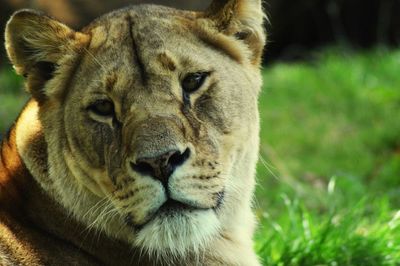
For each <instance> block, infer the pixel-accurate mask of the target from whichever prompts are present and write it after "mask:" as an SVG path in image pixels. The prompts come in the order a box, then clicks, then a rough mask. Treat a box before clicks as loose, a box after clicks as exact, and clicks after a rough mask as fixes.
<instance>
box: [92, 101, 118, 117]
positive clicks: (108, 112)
mask: <svg viewBox="0 0 400 266" xmlns="http://www.w3.org/2000/svg"><path fill="white" fill-rule="evenodd" d="M89 109H90V110H91V111H92V112H94V113H95V114H97V115H100V116H112V115H114V104H113V103H112V102H111V101H108V100H101V101H97V102H95V103H94V104H92V105H91V106H90V107H89Z"/></svg>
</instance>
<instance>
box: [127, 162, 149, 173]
mask: <svg viewBox="0 0 400 266" xmlns="http://www.w3.org/2000/svg"><path fill="white" fill-rule="evenodd" d="M131 167H132V169H133V170H135V171H136V172H138V173H140V174H142V175H149V176H154V168H153V166H151V165H150V164H149V163H146V162H138V163H131Z"/></svg>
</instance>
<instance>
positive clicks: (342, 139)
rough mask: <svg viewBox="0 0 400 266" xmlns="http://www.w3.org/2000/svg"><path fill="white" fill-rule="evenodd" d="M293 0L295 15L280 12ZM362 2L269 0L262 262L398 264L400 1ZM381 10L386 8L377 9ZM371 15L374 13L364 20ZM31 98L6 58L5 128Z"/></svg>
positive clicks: (1, 88)
mask: <svg viewBox="0 0 400 266" xmlns="http://www.w3.org/2000/svg"><path fill="white" fill-rule="evenodd" d="M6 2H7V1H6ZM77 2H84V3H86V5H85V6H82V10H80V12H77V11H76V10H78V9H79V8H78V9H77V8H76V7H75V9H74V8H72V7H70V8H67V7H66V6H65V5H67V4H68V3H69V4H70V5H71V6H76V3H77ZM122 2H123V3H126V2H129V1H120V2H119V3H122ZM158 2H168V3H170V4H171V1H158ZM10 3H14V5H11V4H10ZM15 3H19V6H17V5H16V4H15ZM43 3H46V1H8V11H7V12H9V13H10V12H11V11H12V10H13V9H15V8H17V7H21V6H34V7H37V8H42V9H43V10H46V11H50V12H53V11H54V10H57V8H56V9H54V7H51V5H50V4H49V5H47V6H46V5H44V4H43ZM59 3H64V8H62V9H61V11H60V7H59V9H58V11H57V12H58V13H57V12H55V13H54V14H58V16H59V17H60V19H64V20H65V21H67V22H68V20H69V19H70V20H71V21H70V23H72V24H74V23H76V25H77V27H79V25H81V24H84V23H86V21H85V19H86V20H87V19H88V18H89V17H91V16H95V15H97V14H99V13H102V12H104V11H105V10H107V9H109V8H111V6H106V7H104V8H103V9H101V8H99V7H98V8H97V9H95V8H90V5H89V4H88V3H91V1H89V0H88V1H67V0H65V1H60V2H59ZM283 3H286V7H287V9H286V10H284V11H285V12H287V14H295V13H296V10H297V13H296V16H294V15H293V16H286V18H285V17H282V16H280V15H281V14H282V12H283V11H282V10H283ZM357 3H359V1H353V0H352V1H328V0H324V1H319V2H318V1H304V2H301V3H300V2H298V1H297V2H296V1H294V2H290V1H282V2H278V1H270V2H268V3H266V4H265V8H266V10H267V11H268V12H270V17H271V24H269V25H267V27H268V31H269V32H270V45H269V46H267V50H266V55H265V58H266V60H265V65H264V69H263V70H262V71H263V78H264V85H263V90H262V93H261V95H260V112H261V123H262V130H261V149H260V160H259V164H258V167H257V170H258V171H257V180H258V186H257V190H256V199H255V202H254V206H255V210H256V214H257V217H258V219H259V223H260V226H259V229H258V230H257V233H256V236H255V238H256V244H255V248H256V250H257V252H258V254H259V255H260V257H261V258H262V260H263V263H264V265H304V266H309V265H331V266H341V265H362V266H364V265H371V266H376V265H393V266H399V265H400V49H399V48H397V47H399V46H398V44H399V42H398V40H399V38H400V36H399V35H397V34H400V32H399V31H398V30H399V29H400V26H399V27H397V26H396V25H400V24H397V23H398V18H393V15H392V14H396V12H397V15H398V14H400V8H399V9H398V10H397V9H396V8H397V7H399V5H398V3H399V1H370V0H369V1H364V2H362V3H361V4H360V5H359V6H357ZM2 4H4V3H2ZM205 4H206V3H205V2H201V3H200V2H199V1H197V2H196V1H186V2H185V1H181V2H180V1H175V2H174V1H172V4H171V5H176V6H181V7H187V8H189V7H192V8H195V9H201V8H202V6H203V5H205ZM373 4H375V5H373ZM35 5H36V6H35ZM41 5H42V6H41ZM349 6H350V7H353V8H354V12H353V14H354V17H355V19H356V22H355V23H356V24H357V25H358V26H357V27H358V30H357V28H356V29H354V23H353V24H352V23H350V22H351V20H349V18H348V16H350V17H351V14H352V13H351V8H349ZM374 6H376V7H377V8H376V10H375V9H374V8H373V7H374ZM0 7H1V6H0ZM52 8H53V9H52ZM85 8H86V9H85ZM112 8H114V6H112ZM2 10H3V11H4V10H6V9H5V8H3V9H2ZM51 10H53V11H51ZM68 10H69V11H68ZM88 10H89V11H92V13H90V12H89V11H88ZM396 10H397V11H396ZM84 11H85V12H89V13H84ZM373 11H376V12H378V13H377V14H378V15H379V14H381V15H380V16H378V15H377V16H374V17H371V16H373V15H374V13H373ZM315 12H317V15H315V14H316V13H315ZM318 12H320V13H318ZM335 12H336V13H335ZM82 14H86V15H85V16H83V17H85V19H82ZM87 14H89V15H87ZM90 14H91V15H90ZM307 14H314V17H315V18H314V20H311V22H310V17H309V16H307ZM318 14H319V15H318ZM349 14H350V15H349ZM73 15H76V18H75V22H74V19H73ZM325 15H326V16H325ZM369 15H370V16H369ZM2 16H3V17H2V21H5V19H6V17H5V16H6V15H2ZM382 16H383V17H382ZM364 17H365V18H366V19H365V21H367V20H368V19H367V18H368V17H371V19H370V20H368V22H365V23H364V22H363V21H364V20H363V18H364ZM311 18H313V17H311ZM313 21H314V22H315V23H317V24H318V23H320V25H319V26H320V27H321V28H320V29H316V28H315V27H316V25H314V24H315V23H313ZM324 21H325V22H326V21H328V22H329V23H328V22H326V23H325V24H324V23H323V22H324ZM330 22H332V23H330ZM363 23H364V24H363ZM311 24H312V26H307V25H311ZM348 24H350V26H346V25H348ZM290 25H291V26H290ZM302 25H303V26H302ZM317 28H318V27H317ZM279 36H281V37H279ZM318 36H319V37H318ZM324 36H325V37H324ZM27 97H28V95H27V94H26V93H25V92H24V90H23V80H22V78H20V77H18V76H17V75H16V74H15V73H14V71H13V70H12V68H11V66H10V65H9V64H8V63H7V61H6V60H5V59H4V57H3V63H2V64H1V67H0V132H1V133H4V132H5V131H6V130H7V128H8V127H9V126H10V125H11V124H12V122H13V120H14V119H15V117H16V116H17V114H18V112H19V111H20V109H21V106H22V105H23V104H24V102H25V101H26V100H27Z"/></svg>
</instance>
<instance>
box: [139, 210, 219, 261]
mask: <svg viewBox="0 0 400 266" xmlns="http://www.w3.org/2000/svg"><path fill="white" fill-rule="evenodd" d="M219 231H220V221H219V220H218V218H217V216H216V214H215V211H214V210H212V209H208V210H190V211H179V212H178V211H177V212H172V213H167V212H165V213H159V214H158V215H157V216H156V217H154V218H153V219H152V220H151V221H149V222H148V223H147V224H146V225H144V226H143V227H142V228H141V229H140V230H139V231H138V232H137V235H136V237H135V240H134V243H135V246H137V247H140V248H141V249H142V250H143V251H144V252H147V253H148V254H153V255H156V256H159V257H160V258H162V257H164V256H168V257H170V256H172V257H175V258H179V257H186V256H188V255H189V253H190V254H191V255H197V254H199V253H200V252H201V251H202V250H204V248H205V247H206V246H207V243H209V242H210V241H211V240H212V239H213V238H214V237H215V236H216V235H218V232H219Z"/></svg>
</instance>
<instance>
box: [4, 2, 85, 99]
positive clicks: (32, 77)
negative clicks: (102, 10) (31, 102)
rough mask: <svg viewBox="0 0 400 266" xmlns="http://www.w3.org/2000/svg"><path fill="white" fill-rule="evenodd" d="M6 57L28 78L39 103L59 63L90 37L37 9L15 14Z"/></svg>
mask: <svg viewBox="0 0 400 266" xmlns="http://www.w3.org/2000/svg"><path fill="white" fill-rule="evenodd" d="M5 40H6V49H7V54H8V56H9V58H10V60H11V62H12V63H13V65H14V67H15V69H16V71H17V73H18V74H20V75H24V76H25V77H27V87H28V90H29V92H30V93H31V94H32V96H33V97H34V98H36V99H37V100H38V101H42V100H44V99H45V98H46V92H45V91H44V90H43V87H44V85H45V83H46V82H47V81H48V80H50V79H51V78H52V77H53V75H54V71H55V70H56V68H57V65H58V64H59V63H60V60H61V59H62V58H63V57H65V56H68V55H70V54H71V53H73V52H74V50H77V48H78V49H79V46H82V44H84V43H86V42H87V40H88V36H85V35H84V34H82V33H78V32H75V31H73V30H72V29H70V28H69V27H68V26H66V25H64V24H62V23H61V22H58V21H56V20H54V19H52V18H50V17H48V16H46V15H43V14H41V13H39V12H36V11H34V10H26V9H25V10H20V11H17V12H15V13H14V14H13V15H12V17H11V18H10V20H9V21H8V23H7V26H6V31H5Z"/></svg>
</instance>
